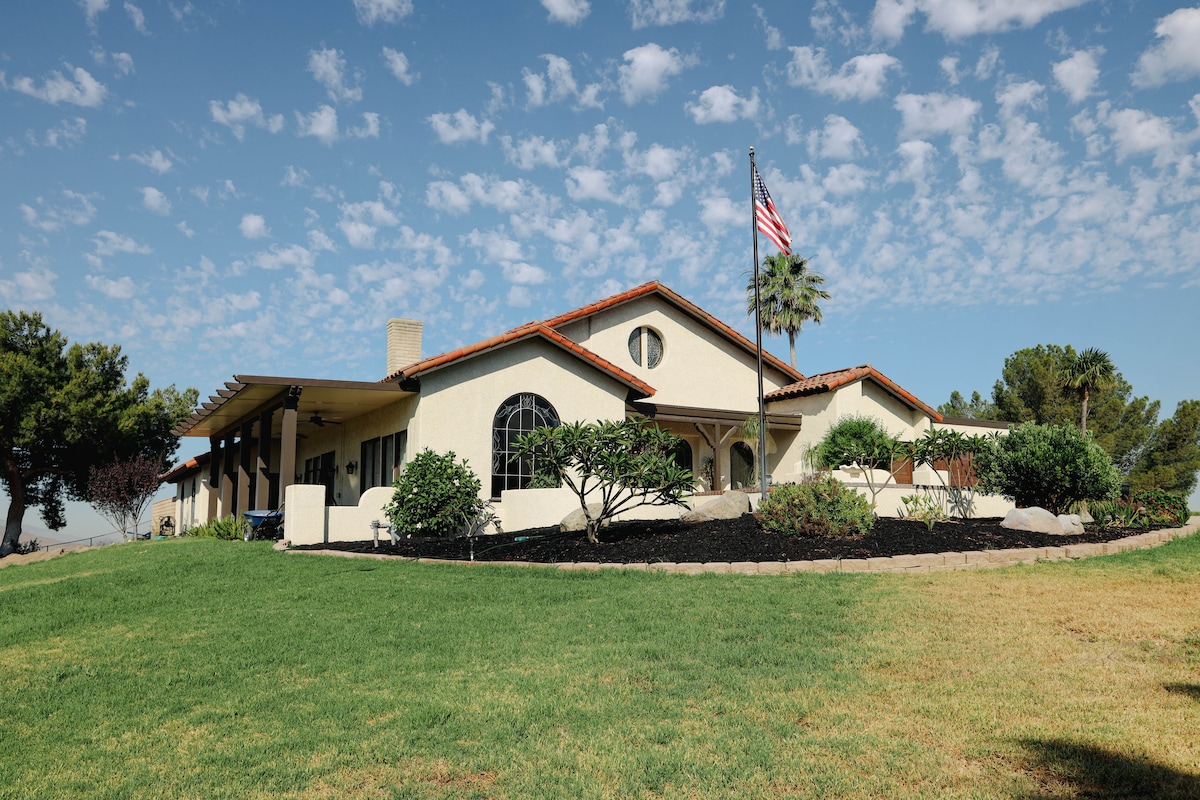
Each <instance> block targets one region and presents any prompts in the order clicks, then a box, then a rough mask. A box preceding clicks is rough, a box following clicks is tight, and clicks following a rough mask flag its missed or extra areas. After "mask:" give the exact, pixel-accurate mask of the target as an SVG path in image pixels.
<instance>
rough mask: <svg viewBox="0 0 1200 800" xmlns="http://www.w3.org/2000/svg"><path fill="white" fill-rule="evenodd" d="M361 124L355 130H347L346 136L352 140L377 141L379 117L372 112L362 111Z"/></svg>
mask: <svg viewBox="0 0 1200 800" xmlns="http://www.w3.org/2000/svg"><path fill="white" fill-rule="evenodd" d="M362 118H363V124H362V125H359V126H358V127H356V128H347V129H346V135H347V136H349V137H351V138H352V139H378V138H379V115H378V114H376V113H375V112H374V111H364V112H363V115H362Z"/></svg>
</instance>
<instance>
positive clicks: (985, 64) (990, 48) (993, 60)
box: [975, 44, 1000, 81]
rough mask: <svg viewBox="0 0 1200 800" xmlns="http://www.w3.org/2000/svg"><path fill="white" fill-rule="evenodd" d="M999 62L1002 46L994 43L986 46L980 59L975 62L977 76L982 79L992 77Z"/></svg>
mask: <svg viewBox="0 0 1200 800" xmlns="http://www.w3.org/2000/svg"><path fill="white" fill-rule="evenodd" d="M999 63H1000V48H999V47H996V45H994V44H989V45H987V46H985V47H984V48H983V52H982V53H980V55H979V60H978V61H976V62H975V77H976V78H978V79H979V80H981V81H986V80H987V79H988V78H990V77H992V74H993V73H994V72H995V71H996V66H997V65H998V64H999Z"/></svg>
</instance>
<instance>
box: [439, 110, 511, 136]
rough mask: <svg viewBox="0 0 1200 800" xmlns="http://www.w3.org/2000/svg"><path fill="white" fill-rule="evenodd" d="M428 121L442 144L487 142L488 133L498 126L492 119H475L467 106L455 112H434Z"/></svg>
mask: <svg viewBox="0 0 1200 800" xmlns="http://www.w3.org/2000/svg"><path fill="white" fill-rule="evenodd" d="M426 122H428V123H429V124H430V126H431V127H432V128H433V132H434V133H436V134H437V137H438V141H440V142H441V143H442V144H457V143H458V142H474V141H478V142H480V143H481V144H487V137H488V134H490V133H491V132H492V131H493V130H494V129H495V127H496V126H495V124H494V123H492V122H491V121H490V120H486V119H485V120H483V121H482V122H481V121H480V120H477V119H475V116H474V115H473V114H470V113H468V112H467V110H466V109H465V108H460V109H459V110H458V111H455V112H454V113H453V114H446V113H439V114H433V115H431V116H430V117H428V118H427V119H426Z"/></svg>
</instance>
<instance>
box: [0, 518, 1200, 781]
mask: <svg viewBox="0 0 1200 800" xmlns="http://www.w3.org/2000/svg"><path fill="white" fill-rule="evenodd" d="M0 608H2V609H3V610H4V613H3V614H0V669H2V674H3V676H4V678H5V680H4V681H3V683H0V741H2V742H3V743H4V745H5V750H6V753H5V755H6V757H5V758H4V759H2V760H0V795H4V796H13V797H63V796H68V797H113V798H118V797H119V798H129V797H172V798H174V797H205V798H208V797H231V798H234V797H236V798H244V797H296V798H312V797H347V796H349V797H421V798H424V797H430V798H432V797H437V798H443V797H444V798H450V797H455V798H458V797H462V798H472V797H479V798H484V797H487V798H491V797H500V798H561V797H581V798H601V797H608V798H625V797H647V798H658V797H813V798H816V797H830V796H840V797H849V798H868V797H918V798H922V797H926V798H1008V797H1039V798H1057V797H1076V796H1087V797H1166V798H1183V797H1196V796H1200V742H1198V741H1197V738H1196V736H1195V731H1196V730H1197V728H1198V727H1200V536H1193V537H1190V538H1188V539H1185V540H1180V541H1176V542H1173V543H1172V544H1169V545H1166V546H1163V547H1161V548H1158V549H1156V550H1152V551H1142V552H1136V553H1128V554H1123V555H1120V556H1112V557H1105V558H1099V559H1091V560H1088V561H1084V562H1078V563H1070V564H1063V563H1059V564H1050V565H1038V566H1033V567H1023V568H1017V569H1009V570H1001V571H994V572H974V573H946V574H936V575H928V576H923V577H914V576H861V575H860V576H855V575H791V576H771V577H745V576H732V575H723V576H717V575H708V576H699V577H687V576H672V575H662V574H652V573H636V572H620V571H602V572H596V573H578V572H571V573H566V572H558V571H554V570H543V569H521V568H511V567H472V568H464V567H456V566H437V565H419V564H412V563H404V562H377V561H360V560H348V559H340V558H328V557H312V556H288V555H285V554H282V553H276V552H273V551H272V550H271V549H270V545H269V544H260V543H251V544H245V543H240V542H218V541H204V540H179V541H165V542H148V543H138V544H129V545H122V546H119V547H109V548H104V549H100V550H96V551H90V552H87V553H82V554H71V555H67V556H64V557H61V558H57V559H54V560H52V561H47V562H43V563H37V564H30V565H27V566H23V567H19V568H13V569H5V570H0Z"/></svg>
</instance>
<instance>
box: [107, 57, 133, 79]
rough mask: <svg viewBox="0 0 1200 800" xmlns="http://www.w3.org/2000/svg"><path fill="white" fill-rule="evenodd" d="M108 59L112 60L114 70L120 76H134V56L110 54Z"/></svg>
mask: <svg viewBox="0 0 1200 800" xmlns="http://www.w3.org/2000/svg"><path fill="white" fill-rule="evenodd" d="M108 57H109V59H111V60H112V64H113V69H114V70H116V71H117V74H118V75H121V76H125V75H132V74H133V56H131V55H129V53H109V54H108Z"/></svg>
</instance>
